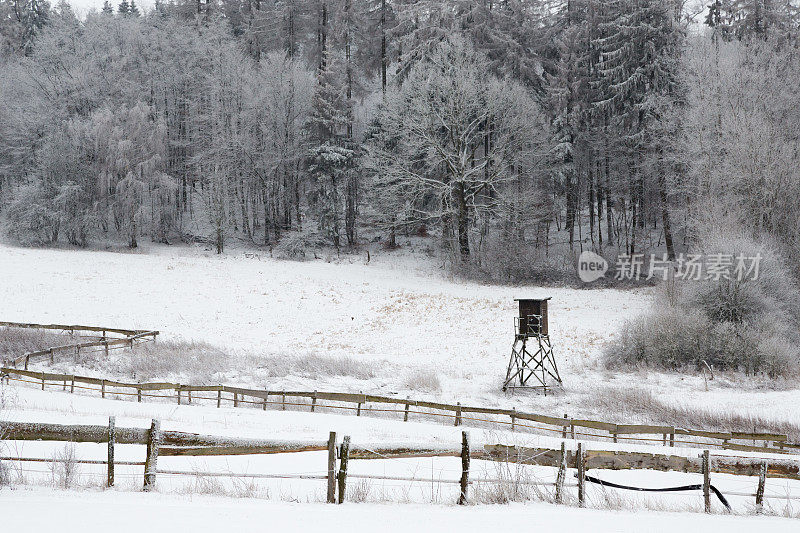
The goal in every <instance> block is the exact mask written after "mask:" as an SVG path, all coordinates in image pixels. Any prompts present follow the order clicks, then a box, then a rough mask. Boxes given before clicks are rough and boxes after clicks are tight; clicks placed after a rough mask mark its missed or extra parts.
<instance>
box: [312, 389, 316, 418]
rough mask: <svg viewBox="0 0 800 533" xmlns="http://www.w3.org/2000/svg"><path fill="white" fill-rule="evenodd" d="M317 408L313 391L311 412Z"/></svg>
mask: <svg viewBox="0 0 800 533" xmlns="http://www.w3.org/2000/svg"><path fill="white" fill-rule="evenodd" d="M316 408H317V391H314V396H312V397H311V412H312V413H313V412H314V410H315V409H316Z"/></svg>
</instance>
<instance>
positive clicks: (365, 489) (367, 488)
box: [347, 479, 372, 503]
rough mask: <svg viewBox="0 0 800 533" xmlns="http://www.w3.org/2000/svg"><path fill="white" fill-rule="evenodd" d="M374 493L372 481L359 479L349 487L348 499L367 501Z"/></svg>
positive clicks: (358, 501) (359, 501) (356, 501)
mask: <svg viewBox="0 0 800 533" xmlns="http://www.w3.org/2000/svg"><path fill="white" fill-rule="evenodd" d="M371 493H372V483H371V482H370V480H368V479H359V480H358V481H357V482H356V483H353V484H351V485H350V486H349V487H347V501H349V502H353V503H364V502H366V501H367V500H368V499H369V497H370V494H371Z"/></svg>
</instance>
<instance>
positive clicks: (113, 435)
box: [106, 416, 116, 487]
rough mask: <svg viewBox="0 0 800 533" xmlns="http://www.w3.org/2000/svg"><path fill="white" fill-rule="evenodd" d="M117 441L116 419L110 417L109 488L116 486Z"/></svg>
mask: <svg viewBox="0 0 800 533" xmlns="http://www.w3.org/2000/svg"><path fill="white" fill-rule="evenodd" d="M115 439H116V418H114V417H113V416H109V417H108V463H107V464H108V468H107V473H108V476H107V483H106V486H107V487H113V486H114V441H115Z"/></svg>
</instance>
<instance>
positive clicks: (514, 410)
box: [511, 407, 517, 431]
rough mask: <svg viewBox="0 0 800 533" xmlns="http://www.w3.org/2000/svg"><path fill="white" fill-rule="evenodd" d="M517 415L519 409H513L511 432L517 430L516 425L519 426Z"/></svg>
mask: <svg viewBox="0 0 800 533" xmlns="http://www.w3.org/2000/svg"><path fill="white" fill-rule="evenodd" d="M516 414H517V408H516V407H512V408H511V431H514V430H515V429H516V425H517V417H516Z"/></svg>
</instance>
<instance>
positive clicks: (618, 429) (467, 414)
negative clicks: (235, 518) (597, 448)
mask: <svg viewBox="0 0 800 533" xmlns="http://www.w3.org/2000/svg"><path fill="white" fill-rule="evenodd" d="M0 374H4V375H6V376H8V378H9V379H16V380H19V381H25V382H28V383H31V384H38V385H39V386H41V388H42V389H43V390H44V389H45V387H47V386H50V387H56V388H61V390H64V391H67V390H68V391H69V392H75V390H76V389H78V390H88V391H93V392H99V393H100V394H101V396H102V397H104V398H105V397H109V396H117V397H118V396H123V397H125V396H127V397H133V396H135V397H136V399H137V401H139V402H141V401H143V398H145V399H146V398H158V399H162V400H168V399H172V401H175V402H177V403H179V404H182V403H187V404H189V403H197V402H198V401H207V402H211V403H212V404H214V403H215V404H216V406H217V407H221V406H222V405H223V402H226V403H232V404H233V405H234V406H235V407H241V406H245V405H247V406H251V407H256V408H258V407H261V408H262V409H266V408H267V406H273V407H275V408H279V409H283V410H285V409H286V408H287V407H291V408H307V409H309V410H310V411H313V412H319V410H320V409H328V410H330V409H333V410H337V409H338V410H350V411H356V413H357V414H358V415H359V416H360V415H361V414H365V413H378V414H391V413H396V414H397V415H398V417H399V416H402V417H403V418H402V419H403V420H404V421H409V420H410V419H411V417H412V415H413V416H417V415H419V416H427V417H430V416H433V417H439V418H448V419H451V420H453V424H454V425H457V426H460V425H465V424H469V423H474V424H475V425H481V424H483V425H486V424H489V425H500V426H502V427H503V428H505V429H512V430H525V429H529V430H532V431H542V432H548V433H550V434H552V435H554V436H561V437H562V438H567V437H570V438H588V439H605V440H612V441H614V442H620V441H637V442H642V443H651V444H654V443H658V444H667V443H669V444H670V445H671V446H674V445H675V444H681V445H690V446H712V447H718V448H722V449H729V450H738V451H755V452H769V453H784V454H790V453H798V452H800V445H799V444H794V443H790V442H788V441H787V436H786V435H782V434H775V433H755V432H752V433H749V432H736V431H730V432H719V431H705V430H694V429H686V428H680V427H673V426H660V425H644V424H614V423H609V422H601V421H596V420H584V419H573V418H558V417H552V416H548V415H541V414H536V413H524V412H520V411H517V410H515V409H495V408H487V407H473V406H468V405H461V404H456V405H453V404H446V403H439V402H430V401H424V400H412V399H409V398H407V399H401V398H394V397H390V396H377V395H372V394H352V393H341V392H323V391H286V390H266V389H265V390H259V389H247V388H243V387H231V386H228V385H184V384H180V383H169V382H150V383H130V382H123V381H117V380H112V379H102V378H94V377H88V376H79V375H73V374H60V373H52V372H37V371H34V370H23V369H17V368H12V367H2V368H0ZM26 378H27V379H26ZM87 385H89V386H91V387H87ZM153 393H159V394H153ZM203 393H216V394H213V395H208V394H205V395H204V394H203ZM298 400H300V401H298ZM321 402H336V403H337V404H350V405H336V404H332V403H325V404H323V403H321ZM369 404H373V405H376V407H368V405H369ZM420 409H427V410H428V411H421V410H420ZM473 415H490V416H497V417H508V419H507V420H502V419H500V420H497V419H490V418H486V417H480V416H473ZM531 423H533V424H536V425H533V424H531ZM589 431H592V432H591V433H590V432H589ZM649 436H653V437H650V438H648V437H649ZM676 437H677V438H676ZM681 437H693V438H697V439H704V440H705V441H706V442H703V441H690V440H686V439H685V438H681ZM737 440H739V441H750V442H754V441H755V442H761V443H763V444H762V445H761V446H757V445H748V444H744V443H740V442H732V441H737ZM708 441H710V442H708ZM769 444H772V446H769Z"/></svg>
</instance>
